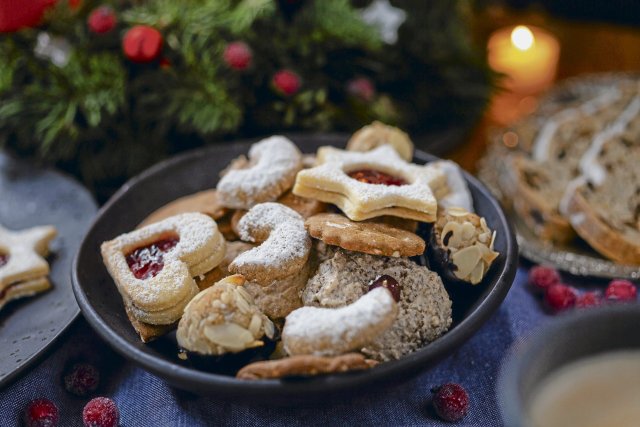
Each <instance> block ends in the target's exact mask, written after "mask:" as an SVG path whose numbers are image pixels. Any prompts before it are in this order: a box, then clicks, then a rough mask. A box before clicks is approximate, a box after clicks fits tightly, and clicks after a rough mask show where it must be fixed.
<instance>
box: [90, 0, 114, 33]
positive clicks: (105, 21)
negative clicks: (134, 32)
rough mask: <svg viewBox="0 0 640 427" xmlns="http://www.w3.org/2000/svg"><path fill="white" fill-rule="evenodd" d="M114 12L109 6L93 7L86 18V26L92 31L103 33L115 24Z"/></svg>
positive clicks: (111, 28)
mask: <svg viewBox="0 0 640 427" xmlns="http://www.w3.org/2000/svg"><path fill="white" fill-rule="evenodd" d="M116 23H117V18H116V14H115V12H114V11H113V9H111V8H110V7H109V6H100V7H98V8H95V9H93V10H92V11H91V13H90V14H89V17H88V18H87V26H88V27H89V30H90V31H91V32H92V33H96V34H104V33H108V32H109V31H111V30H113V28H114V27H115V26H116Z"/></svg>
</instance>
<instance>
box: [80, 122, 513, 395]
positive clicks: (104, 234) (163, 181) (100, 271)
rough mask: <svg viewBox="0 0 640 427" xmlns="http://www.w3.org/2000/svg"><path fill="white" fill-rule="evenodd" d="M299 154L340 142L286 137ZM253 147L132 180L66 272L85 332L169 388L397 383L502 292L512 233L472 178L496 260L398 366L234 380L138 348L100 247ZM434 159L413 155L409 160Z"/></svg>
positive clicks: (473, 324) (179, 162) (156, 347)
mask: <svg viewBox="0 0 640 427" xmlns="http://www.w3.org/2000/svg"><path fill="white" fill-rule="evenodd" d="M292 139H293V141H294V142H295V143H296V144H297V145H298V146H299V147H300V149H301V150H302V151H303V152H306V153H312V152H315V151H316V149H317V148H318V147H320V146H322V145H335V146H344V145H345V143H346V140H347V139H346V137H344V136H338V135H307V136H298V137H292ZM251 142H252V141H249V142H247V141H243V142H238V143H237V144H233V145H226V146H215V147H209V148H206V149H202V150H198V151H193V152H190V153H187V154H184V155H181V156H179V157H176V158H173V159H171V160H168V161H165V162H163V163H160V164H158V165H156V166H154V167H152V168H150V169H149V170H147V171H146V172H144V173H142V174H141V175H139V176H137V177H135V178H133V179H132V180H131V181H129V182H128V183H127V184H126V185H124V187H123V188H121V189H120V190H119V191H118V192H117V193H116V194H115V195H114V196H113V198H112V199H111V200H109V202H108V203H107V204H106V205H105V206H104V207H103V208H102V209H101V210H100V212H99V213H98V216H97V218H96V220H95V223H94V224H93V227H91V229H90V230H89V232H88V234H87V235H86V237H85V239H84V241H83V242H82V245H81V247H80V250H79V252H78V254H77V256H76V259H75V262H74V267H73V272H72V275H73V284H74V292H75V294H76V298H77V300H78V303H79V305H80V308H81V310H82V312H83V314H84V315H85V317H86V318H87V320H88V321H89V323H90V324H91V326H92V327H93V328H94V329H95V330H96V331H97V332H98V333H99V334H100V335H101V336H102V337H103V338H104V339H105V340H106V341H107V342H109V343H110V344H111V345H112V346H113V347H114V348H115V349H116V350H117V351H119V352H121V353H122V354H123V355H124V356H125V357H128V358H130V359H131V360H133V361H134V362H136V363H138V364H140V365H141V366H143V367H144V368H145V369H147V370H149V371H150V372H152V373H154V374H156V375H158V376H159V377H161V378H163V379H165V380H166V381H167V382H169V383H170V384H172V385H174V386H176V387H179V388H183V389H186V390H190V391H193V392H196V393H202V394H218V395H220V396H224V397H228V398H234V399H244V400H249V399H251V400H253V399H256V398H259V399H260V400H259V401H260V402H265V401H280V402H283V401H288V400H290V399H294V400H298V401H299V400H304V399H314V400H317V399H319V398H326V397H327V396H332V395H335V394H336V393H338V392H345V391H347V390H353V389H355V388H361V387H367V386H368V387H370V386H372V385H373V384H380V383H383V382H385V383H390V382H400V381H402V380H406V379H408V378H410V377H411V376H414V375H416V374H417V373H418V372H420V371H422V370H425V369H427V368H430V367H432V366H434V365H435V363H436V362H438V361H439V360H440V359H442V358H444V357H445V356H447V355H449V354H451V353H452V352H453V350H454V349H455V348H457V347H458V346H459V345H461V344H462V343H463V342H465V341H466V340H467V339H468V338H469V337H471V335H473V333H474V332H475V331H476V330H477V329H478V328H479V327H480V326H481V325H482V324H483V323H484V322H485V321H486V320H487V319H488V318H489V316H491V314H492V313H493V312H494V311H495V310H496V309H497V308H498V306H499V305H500V303H501V302H502V300H503V298H504V297H505V295H506V294H507V292H508V290H509V287H510V286H511V283H512V281H513V278H514V276H515V273H516V267H517V254H518V249H517V247H516V242H515V238H514V235H513V231H512V230H511V228H510V226H509V223H508V222H507V219H506V218H505V216H504V214H503V212H502V210H501V209H500V207H499V205H498V203H497V202H496V200H495V199H494V198H493V197H492V196H491V195H490V194H489V192H488V191H487V189H486V188H485V187H483V186H482V185H481V184H480V183H479V182H478V181H477V180H476V179H474V178H472V177H470V176H467V179H468V181H469V185H470V188H471V191H472V193H473V197H474V201H475V206H476V209H477V211H478V213H479V214H480V215H482V216H484V217H486V219H487V223H488V224H489V226H490V227H492V228H493V229H496V230H497V236H498V237H497V239H496V242H495V247H496V249H497V250H498V251H499V252H500V253H501V256H500V257H499V258H498V259H497V260H496V262H495V263H494V265H493V266H492V268H491V270H490V271H489V274H488V276H487V277H486V278H485V280H484V282H483V284H481V285H479V286H478V287H475V288H473V289H471V288H469V292H467V293H465V294H462V295H456V296H455V297H454V298H453V299H454V313H453V315H454V325H453V327H452V328H451V330H450V331H449V332H447V334H445V335H444V336H443V337H441V338H439V339H438V340H436V341H435V342H433V343H431V344H429V345H428V346H426V347H424V348H423V349H421V350H419V351H417V352H415V353H413V354H410V355H408V356H406V357H404V358H402V359H401V360H398V361H394V362H389V363H384V364H381V365H380V366H378V367H376V368H375V369H373V370H370V371H366V372H361V373H352V374H348V375H331V376H325V377H318V378H312V379H308V380H286V381H279V380H268V381H255V382H253V381H239V380H236V379H235V378H233V377H228V376H223V375H216V374H212V373H207V372H203V371H199V370H196V369H192V368H190V367H188V366H185V365H183V364H182V363H181V362H180V360H179V359H178V358H177V348H176V346H175V343H174V341H172V339H171V338H170V337H166V338H162V339H159V340H158V341H157V342H154V343H152V344H150V345H145V344H143V343H141V342H140V340H139V338H138V337H137V336H136V334H135V332H134V331H133V328H132V327H131V325H130V324H129V322H128V320H127V317H126V315H125V312H124V309H123V305H122V299H121V298H120V295H119V294H118V292H117V290H116V287H115V285H114V284H113V281H112V280H111V278H110V277H109V274H108V273H107V271H106V269H105V267H104V265H103V263H102V259H101V257H100V252H99V246H100V244H101V243H102V242H103V241H105V240H109V239H112V238H114V237H115V236H117V235H119V234H121V233H124V232H127V231H130V230H132V229H133V228H134V227H135V226H136V224H138V223H139V222H140V221H141V220H142V219H143V218H145V217H146V216H147V215H148V214H149V213H150V212H152V211H153V210H155V209H157V208H158V207H160V206H162V205H164V204H166V203H168V202H170V201H172V200H174V199H176V198H178V197H180V196H184V195H187V194H190V193H194V192H196V191H200V190H203V189H207V188H211V187H214V186H215V184H216V182H217V180H218V172H219V171H220V170H221V169H222V168H223V167H225V166H226V165H227V164H228V163H229V161H230V160H231V159H233V158H234V157H236V156H238V155H240V154H244V153H246V152H247V150H248V149H249V145H250V143H251ZM433 159H435V157H433V156H430V155H428V154H425V153H423V152H417V153H416V158H415V161H416V162H418V163H424V162H427V161H430V160H433Z"/></svg>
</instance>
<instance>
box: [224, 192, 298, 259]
mask: <svg viewBox="0 0 640 427" xmlns="http://www.w3.org/2000/svg"><path fill="white" fill-rule="evenodd" d="M238 231H239V234H240V238H241V239H242V240H244V241H248V242H256V241H261V240H264V243H262V244H261V245H260V246H258V247H256V248H253V249H251V250H249V251H247V252H245V253H243V254H241V255H240V256H238V257H237V258H236V259H235V260H234V261H233V264H234V265H235V266H237V267H238V268H242V267H243V266H246V265H254V266H262V267H266V268H272V269H280V268H283V266H284V265H286V264H288V263H290V262H292V261H293V260H300V259H303V260H305V261H306V259H307V257H308V256H309V251H310V249H311V239H310V237H309V234H308V233H307V231H306V230H305V228H304V218H303V217H302V216H301V215H300V214H298V213H297V212H296V211H294V210H293V209H291V208H288V207H287V206H284V205H281V204H280V203H261V204H259V205H256V206H254V207H253V208H251V209H250V210H249V212H247V213H246V214H245V215H244V216H243V217H242V219H241V220H240V222H239V223H238ZM267 236H268V237H267ZM265 239H266V240H265Z"/></svg>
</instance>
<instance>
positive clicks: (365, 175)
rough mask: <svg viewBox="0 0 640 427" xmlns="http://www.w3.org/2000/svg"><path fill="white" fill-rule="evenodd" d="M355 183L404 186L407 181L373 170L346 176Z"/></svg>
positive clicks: (358, 171)
mask: <svg viewBox="0 0 640 427" xmlns="http://www.w3.org/2000/svg"><path fill="white" fill-rule="evenodd" d="M348 175H349V176H350V177H351V178H353V179H355V180H356V181H360V182H366V183H367V184H380V185H394V186H400V185H405V184H406V183H407V181H405V180H404V179H402V178H398V177H396V176H393V175H389V174H388V173H384V172H380V171H377V170H373V169H361V170H357V171H353V172H349V174H348Z"/></svg>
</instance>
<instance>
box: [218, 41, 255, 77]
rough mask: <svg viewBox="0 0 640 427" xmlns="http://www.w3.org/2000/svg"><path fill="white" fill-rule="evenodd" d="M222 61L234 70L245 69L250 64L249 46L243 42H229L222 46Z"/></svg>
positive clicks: (251, 55) (250, 53)
mask: <svg viewBox="0 0 640 427" xmlns="http://www.w3.org/2000/svg"><path fill="white" fill-rule="evenodd" d="M222 57H223V58H224V62H225V63H226V64H227V65H228V66H229V68H233V69H234V70H239V71H240V70H246V69H247V68H249V66H251V60H252V59H253V54H252V52H251V48H250V47H249V45H248V44H246V43H245V42H240V41H236V42H231V43H229V44H228V45H227V47H225V48H224V53H223V54H222Z"/></svg>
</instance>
